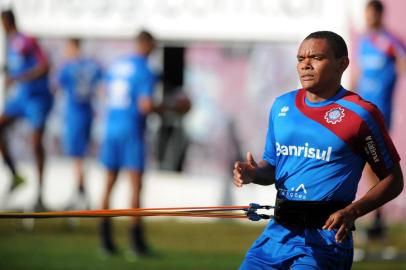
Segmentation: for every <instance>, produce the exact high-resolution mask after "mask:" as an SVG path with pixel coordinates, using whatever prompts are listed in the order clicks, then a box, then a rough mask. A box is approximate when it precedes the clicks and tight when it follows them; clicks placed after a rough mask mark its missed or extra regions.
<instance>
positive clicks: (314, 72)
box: [297, 38, 348, 94]
mask: <svg viewBox="0 0 406 270" xmlns="http://www.w3.org/2000/svg"><path fill="white" fill-rule="evenodd" d="M347 59H348V58H347ZM297 60H298V63H297V72H298V74H299V78H300V82H301V84H302V86H303V88H305V89H306V90H308V91H310V92H313V93H315V94H318V93H319V94H320V93H322V92H324V91H329V90H331V89H330V88H331V87H334V86H335V85H337V83H338V84H339V82H340V80H341V75H342V73H343V72H344V70H345V68H346V66H345V68H344V69H343V66H342V64H343V63H341V60H340V59H337V58H336V57H335V55H334V52H333V50H332V49H331V48H330V46H329V44H328V42H327V40H326V39H313V38H311V39H307V40H304V41H303V42H302V44H301V45H300V47H299V51H298V54H297Z"/></svg>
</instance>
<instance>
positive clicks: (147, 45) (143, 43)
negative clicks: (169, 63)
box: [137, 40, 155, 55]
mask: <svg viewBox="0 0 406 270" xmlns="http://www.w3.org/2000/svg"><path fill="white" fill-rule="evenodd" d="M137 46H138V51H139V52H141V54H143V55H149V54H150V53H151V52H152V51H153V50H154V47H155V44H154V42H151V41H147V40H140V41H138V42H137Z"/></svg>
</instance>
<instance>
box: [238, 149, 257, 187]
mask: <svg viewBox="0 0 406 270" xmlns="http://www.w3.org/2000/svg"><path fill="white" fill-rule="evenodd" d="M257 168H258V165H257V163H256V162H255V160H254V158H253V157H252V154H251V152H248V153H247V161H246V162H242V161H237V162H236V163H235V164H234V170H233V174H234V185H235V186H236V187H242V186H243V185H245V184H249V183H251V182H252V181H254V175H255V170H256V169H257Z"/></svg>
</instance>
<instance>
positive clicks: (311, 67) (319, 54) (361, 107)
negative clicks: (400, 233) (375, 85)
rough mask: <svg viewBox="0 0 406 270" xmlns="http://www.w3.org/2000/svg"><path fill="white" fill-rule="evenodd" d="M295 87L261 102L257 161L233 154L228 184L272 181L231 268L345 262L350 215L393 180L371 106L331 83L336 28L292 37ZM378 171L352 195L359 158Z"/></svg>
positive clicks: (339, 53) (349, 256)
mask: <svg viewBox="0 0 406 270" xmlns="http://www.w3.org/2000/svg"><path fill="white" fill-rule="evenodd" d="M297 59H298V63H297V71H298V74H299V78H300V82H301V84H302V87H303V88H302V89H299V90H295V91H292V92H289V93H287V94H284V95H282V96H280V97H278V98H277V99H276V100H275V101H274V104H273V106H272V108H271V112H270V117H269V127H268V133H267V137H266V144H265V150H264V154H263V160H261V161H260V162H258V163H256V162H255V161H254V158H253V156H252V154H251V153H247V160H246V161H245V162H236V163H235V167H234V171H233V172H234V184H235V185H236V186H237V187H242V186H243V185H245V184H249V183H254V184H259V185H271V184H275V187H276V189H277V200H276V206H277V207H276V209H275V214H274V218H273V219H271V220H270V222H269V224H268V226H267V227H266V229H265V230H264V232H263V233H262V235H261V236H260V237H259V239H258V240H257V241H256V242H255V243H254V244H253V245H252V247H251V248H250V250H249V251H248V252H247V254H246V257H245V260H244V262H243V263H242V265H241V267H240V269H350V268H351V265H352V260H353V239H352V233H351V230H352V229H353V226H354V221H355V220H356V219H357V218H359V217H361V216H363V215H365V214H367V213H369V212H371V211H372V210H374V209H376V208H378V207H380V206H382V205H383V204H385V203H386V202H388V201H390V200H392V199H393V198H395V197H396V196H398V195H399V194H400V193H401V192H402V189H403V176H402V171H401V168H400V165H399V160H400V158H399V155H398V153H397V152H396V149H395V147H394V145H393V143H392V141H391V139H390V137H389V135H388V132H387V130H386V127H385V123H384V121H383V117H382V115H381V113H380V112H379V110H378V109H377V108H376V107H375V106H374V105H373V104H371V103H369V102H367V101H365V100H363V99H362V98H361V97H360V96H358V95H357V94H355V93H353V92H351V91H348V90H346V89H344V88H343V87H342V86H341V77H342V74H343V72H344V71H345V69H346V68H347V66H348V64H349V59H348V52H347V46H346V44H345V41H344V40H343V39H342V37H340V36H339V35H337V34H335V33H333V32H329V31H320V32H314V33H312V34H310V35H309V36H307V37H306V38H305V39H304V40H303V42H302V43H301V45H300V47H299V50H298V54H297ZM366 163H368V164H370V166H371V168H372V169H373V171H374V173H375V174H376V175H377V177H378V178H379V179H380V181H379V183H378V184H377V185H375V186H374V187H373V188H372V189H371V190H369V192H367V194H365V195H364V196H363V197H362V198H360V199H359V200H357V201H353V200H354V199H355V194H356V191H357V186H358V182H359V180H360V178H361V174H362V170H363V168H364V166H365V164H366Z"/></svg>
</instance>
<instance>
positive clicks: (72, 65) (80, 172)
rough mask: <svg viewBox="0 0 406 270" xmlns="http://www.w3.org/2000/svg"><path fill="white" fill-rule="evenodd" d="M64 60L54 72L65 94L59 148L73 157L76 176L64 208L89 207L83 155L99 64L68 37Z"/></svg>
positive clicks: (100, 73) (99, 72)
mask: <svg viewBox="0 0 406 270" xmlns="http://www.w3.org/2000/svg"><path fill="white" fill-rule="evenodd" d="M65 55H66V60H65V62H64V63H63V64H62V66H61V68H60V70H59V73H58V83H59V86H60V87H61V88H62V90H63V92H64V94H65V95H64V97H65V103H64V105H65V111H64V121H63V123H64V124H65V125H64V128H63V129H64V132H63V140H62V141H63V150H64V153H65V154H66V155H68V156H70V157H72V158H73V159H74V162H75V171H76V175H77V180H78V189H77V191H78V193H77V195H78V196H74V199H73V200H72V202H70V203H69V205H68V207H67V208H68V209H70V210H73V209H83V208H89V203H88V200H87V198H86V195H85V188H84V178H85V172H84V157H85V155H86V153H87V150H88V146H89V141H90V135H91V127H92V119H93V108H92V102H93V99H94V95H95V92H96V91H97V89H98V87H99V85H100V82H101V79H102V71H101V68H100V65H99V64H98V63H97V62H96V61H94V60H93V59H90V58H87V57H84V56H82V55H81V51H80V40H79V39H75V38H72V39H69V40H68V41H67V43H66V47H65Z"/></svg>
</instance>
